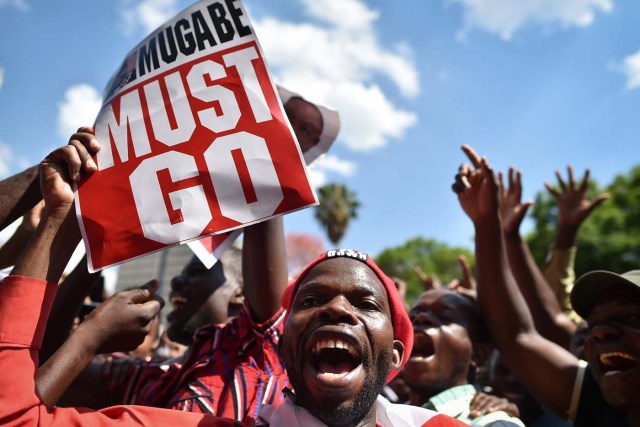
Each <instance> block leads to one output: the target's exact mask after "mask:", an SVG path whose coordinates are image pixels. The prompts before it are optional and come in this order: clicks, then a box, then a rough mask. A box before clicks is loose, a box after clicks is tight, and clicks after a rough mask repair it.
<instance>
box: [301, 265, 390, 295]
mask: <svg viewBox="0 0 640 427" xmlns="http://www.w3.org/2000/svg"><path fill="white" fill-rule="evenodd" d="M335 285H339V286H340V287H341V288H342V289H343V290H347V289H351V290H362V291H368V292H373V293H377V294H380V295H381V296H384V297H385V298H386V297H387V291H386V288H385V286H384V284H383V283H382V281H381V280H380V278H379V277H378V276H377V274H376V273H375V272H374V271H373V270H372V269H371V268H369V266H368V265H367V264H365V263H363V262H361V261H358V260H357V258H353V257H333V258H327V259H325V260H324V261H322V262H320V263H318V264H316V265H314V266H313V267H312V268H311V270H309V272H308V273H307V274H306V275H305V277H304V278H303V279H302V281H301V282H300V285H299V286H298V292H300V291H302V290H303V289H310V288H311V287H313V288H314V289H318V288H320V289H321V288H322V287H323V286H327V287H329V286H335ZM296 293H297V292H296Z"/></svg>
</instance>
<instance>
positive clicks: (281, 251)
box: [242, 216, 288, 323]
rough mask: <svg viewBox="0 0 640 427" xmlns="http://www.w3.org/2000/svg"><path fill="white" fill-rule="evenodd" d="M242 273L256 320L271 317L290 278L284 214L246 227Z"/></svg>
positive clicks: (261, 321) (252, 313) (249, 303)
mask: <svg viewBox="0 0 640 427" xmlns="http://www.w3.org/2000/svg"><path fill="white" fill-rule="evenodd" d="M242 275H243V277H244V295H245V298H247V302H248V305H249V308H250V310H251V315H252V316H253V320H254V321H255V322H257V323H263V322H265V321H267V320H269V319H270V318H271V317H272V316H273V315H274V314H275V313H276V312H277V311H278V310H279V309H280V297H281V296H282V292H283V291H284V288H285V287H286V286H287V280H288V270H287V253H286V249H285V240H284V225H283V219H282V217H281V216H280V217H277V218H273V219H270V220H269V221H265V222H261V223H259V224H254V225H251V226H249V227H247V228H245V229H244V241H243V244H242Z"/></svg>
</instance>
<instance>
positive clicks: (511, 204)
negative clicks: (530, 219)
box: [498, 167, 533, 234]
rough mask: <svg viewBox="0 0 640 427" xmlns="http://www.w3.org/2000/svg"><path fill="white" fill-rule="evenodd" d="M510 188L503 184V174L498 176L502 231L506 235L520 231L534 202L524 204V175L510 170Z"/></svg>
mask: <svg viewBox="0 0 640 427" xmlns="http://www.w3.org/2000/svg"><path fill="white" fill-rule="evenodd" d="M508 184H509V186H508V187H505V186H504V184H503V177H502V172H500V173H499V174H498V185H499V187H500V216H501V217H502V230H503V232H504V233H505V234H516V233H518V232H519V230H520V224H522V220H523V219H524V217H525V215H526V214H527V210H528V209H529V207H531V205H532V204H533V201H532V200H527V201H526V202H524V203H522V202H521V200H522V173H521V172H520V171H517V172H516V171H515V170H514V168H513V167H510V168H509V183H508Z"/></svg>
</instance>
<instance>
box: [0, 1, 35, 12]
mask: <svg viewBox="0 0 640 427" xmlns="http://www.w3.org/2000/svg"><path fill="white" fill-rule="evenodd" d="M5 6H9V7H15V8H16V9H18V10H22V11H24V12H26V11H28V10H29V8H30V6H29V3H27V1H26V0H0V7H5Z"/></svg>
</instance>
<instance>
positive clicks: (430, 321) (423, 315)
mask: <svg viewBox="0 0 640 427" xmlns="http://www.w3.org/2000/svg"><path fill="white" fill-rule="evenodd" d="M411 323H412V324H413V326H423V327H429V326H438V322H437V321H436V319H435V317H434V316H433V315H432V314H431V313H429V312H426V311H422V312H420V313H418V314H416V315H415V316H413V317H412V318H411Z"/></svg>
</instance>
